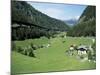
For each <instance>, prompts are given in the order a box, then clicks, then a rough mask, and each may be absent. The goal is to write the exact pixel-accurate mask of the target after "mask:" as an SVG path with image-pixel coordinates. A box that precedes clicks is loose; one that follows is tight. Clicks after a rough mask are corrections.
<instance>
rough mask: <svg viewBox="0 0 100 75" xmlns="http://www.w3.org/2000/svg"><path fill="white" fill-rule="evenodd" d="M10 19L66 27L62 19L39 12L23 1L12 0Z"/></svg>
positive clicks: (48, 26)
mask: <svg viewBox="0 0 100 75" xmlns="http://www.w3.org/2000/svg"><path fill="white" fill-rule="evenodd" d="M12 21H20V22H27V23H31V24H36V25H39V26H44V27H47V28H50V29H59V30H67V28H68V26H67V25H66V24H65V23H64V22H63V21H60V20H57V19H54V18H51V17H49V16H47V15H45V14H43V13H41V12H40V11H38V10H36V9H35V8H33V7H32V6H31V5H30V4H28V3H27V2H24V1H12Z"/></svg>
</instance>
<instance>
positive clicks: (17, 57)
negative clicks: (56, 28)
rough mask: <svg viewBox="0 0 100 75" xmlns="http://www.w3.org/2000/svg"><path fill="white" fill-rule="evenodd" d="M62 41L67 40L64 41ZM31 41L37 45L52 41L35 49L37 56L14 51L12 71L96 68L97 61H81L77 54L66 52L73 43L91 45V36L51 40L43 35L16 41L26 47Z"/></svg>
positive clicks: (28, 71) (29, 71) (27, 71)
mask: <svg viewBox="0 0 100 75" xmlns="http://www.w3.org/2000/svg"><path fill="white" fill-rule="evenodd" d="M62 41H65V42H64V43H63V42H62ZM31 42H32V43H34V44H36V45H41V44H48V43H51V47H48V48H40V49H37V50H35V55H36V58H33V57H28V56H25V55H22V54H19V53H17V52H15V51H12V64H11V65H12V67H11V68H12V73H31V72H48V71H69V70H83V69H95V68H96V63H94V62H88V61H85V62H81V61H80V60H79V59H77V58H76V56H75V55H74V56H67V55H66V53H65V51H66V50H68V49H69V46H70V45H71V44H76V45H79V44H85V45H90V44H91V43H92V40H91V38H90V37H86V38H85V37H74V38H73V37H67V38H61V37H56V38H51V39H50V40H49V39H47V38H45V37H43V38H40V39H29V40H25V41H16V45H17V46H18V45H20V46H23V47H25V46H27V45H28V44H29V43H31Z"/></svg>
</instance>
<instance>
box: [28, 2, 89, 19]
mask: <svg viewBox="0 0 100 75" xmlns="http://www.w3.org/2000/svg"><path fill="white" fill-rule="evenodd" d="M28 3H29V4H31V5H32V6H33V7H34V8H35V9H37V10H39V11H41V12H42V13H45V14H47V15H48V16H51V17H53V18H56V19H61V20H69V19H78V18H79V17H80V15H81V14H82V12H83V11H84V9H85V8H86V7H87V6H86V5H69V4H54V3H35V2H28Z"/></svg>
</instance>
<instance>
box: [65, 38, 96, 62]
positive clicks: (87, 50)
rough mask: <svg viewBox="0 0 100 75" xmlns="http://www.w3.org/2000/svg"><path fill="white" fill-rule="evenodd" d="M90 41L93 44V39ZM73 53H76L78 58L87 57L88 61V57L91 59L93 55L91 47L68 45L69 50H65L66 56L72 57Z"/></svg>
mask: <svg viewBox="0 0 100 75" xmlns="http://www.w3.org/2000/svg"><path fill="white" fill-rule="evenodd" d="M92 41H93V43H94V42H95V40H94V39H92ZM75 51H76V52H77V55H78V56H80V57H81V56H83V55H87V58H88V60H89V57H91V58H92V55H93V54H94V50H93V47H92V45H89V46H87V45H83V44H80V45H78V46H77V45H75V44H72V45H70V47H69V50H66V54H68V55H71V56H72V55H74V53H75ZM89 61H90V60H89Z"/></svg>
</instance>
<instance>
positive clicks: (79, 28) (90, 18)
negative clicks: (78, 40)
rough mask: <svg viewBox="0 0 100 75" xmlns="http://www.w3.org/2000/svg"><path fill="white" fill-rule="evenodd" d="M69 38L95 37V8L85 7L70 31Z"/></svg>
mask: <svg viewBox="0 0 100 75" xmlns="http://www.w3.org/2000/svg"><path fill="white" fill-rule="evenodd" d="M68 35H71V36H95V35H96V7H95V6H87V8H86V9H85V10H84V11H83V13H82V15H81V16H80V18H79V20H78V23H77V24H76V25H75V26H73V27H72V29H70V31H69V32H68Z"/></svg>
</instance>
